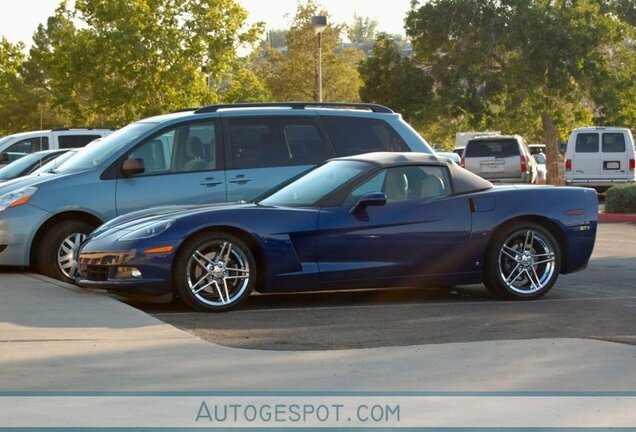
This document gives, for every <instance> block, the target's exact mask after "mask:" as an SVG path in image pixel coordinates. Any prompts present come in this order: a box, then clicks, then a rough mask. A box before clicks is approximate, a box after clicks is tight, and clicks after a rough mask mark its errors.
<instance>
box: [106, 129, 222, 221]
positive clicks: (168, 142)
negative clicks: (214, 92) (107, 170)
mask: <svg viewBox="0 0 636 432" xmlns="http://www.w3.org/2000/svg"><path fill="white" fill-rule="evenodd" d="M220 136H221V135H220V131H219V128H218V127H217V121H216V120H210V119H208V120H206V121H197V122H190V123H184V124H179V125H178V126H172V127H168V128H166V129H164V130H163V131H161V132H159V133H157V134H155V135H154V136H152V137H150V138H149V139H147V140H146V141H144V142H142V143H140V144H139V145H138V146H136V147H135V148H134V149H133V150H132V151H131V152H129V153H128V154H127V155H126V159H141V160H143V164H144V167H145V170H144V172H143V173H140V174H137V175H133V176H128V177H122V176H120V178H118V179H117V192H116V196H117V198H116V201H117V214H124V213H129V212H132V211H135V210H141V209H145V208H148V207H154V206H161V205H171V204H208V203H217V202H225V201H226V200H227V195H226V185H225V172H224V170H223V156H222V146H221V145H220V144H219V143H220V139H219V137H220ZM217 144H218V145H217Z"/></svg>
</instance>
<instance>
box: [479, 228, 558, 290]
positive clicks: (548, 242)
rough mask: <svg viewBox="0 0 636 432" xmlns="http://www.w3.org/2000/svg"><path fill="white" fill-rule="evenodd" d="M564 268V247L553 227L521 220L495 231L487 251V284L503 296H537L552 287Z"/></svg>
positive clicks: (485, 280) (485, 283)
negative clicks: (560, 244)
mask: <svg viewBox="0 0 636 432" xmlns="http://www.w3.org/2000/svg"><path fill="white" fill-rule="evenodd" d="M529 233H531V237H529V235H530V234H529ZM560 268H561V249H560V247H559V243H558V242H557V241H556V239H555V238H554V236H553V235H552V234H551V233H550V231H548V230H547V229H546V228H545V227H543V226H542V225H540V224H537V223H534V222H529V221H520V222H516V223H513V224H510V225H507V226H504V227H503V228H501V229H500V230H499V231H498V232H497V233H496V234H495V237H494V238H493V242H492V243H491V246H490V248H489V250H488V251H486V270H485V274H484V285H486V288H488V290H489V291H490V292H491V293H492V294H494V295H495V296H497V297H500V298H503V299H507V300H534V299H537V298H539V297H541V296H543V295H545V294H546V293H547V292H548V291H550V289H551V288H552V287H553V286H554V284H555V282H556V280H557V278H558V276H559V269H560Z"/></svg>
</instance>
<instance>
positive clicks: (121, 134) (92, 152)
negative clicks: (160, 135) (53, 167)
mask: <svg viewBox="0 0 636 432" xmlns="http://www.w3.org/2000/svg"><path fill="white" fill-rule="evenodd" d="M155 125H156V124H155V123H132V124H129V125H128V126H126V127H123V128H121V129H119V130H118V131H115V132H114V133H112V134H110V135H108V136H107V137H104V138H102V139H101V140H100V141H98V142H95V143H92V145H90V147H87V148H86V151H83V152H80V153H78V154H77V155H76V157H73V158H70V159H69V160H68V161H66V162H65V163H63V164H62V165H61V166H60V167H59V168H58V169H57V171H59V172H61V173H69V172H75V171H83V170H87V169H91V168H95V167H97V166H100V165H101V164H102V163H103V162H104V161H105V160H107V159H108V158H110V157H111V156H112V155H114V154H115V153H117V152H118V151H119V150H121V149H122V148H123V147H125V146H126V145H128V144H129V143H130V142H131V141H132V140H134V139H135V138H137V137H138V136H139V135H141V134H143V133H144V132H146V131H148V130H150V129H152V128H153V127H155Z"/></svg>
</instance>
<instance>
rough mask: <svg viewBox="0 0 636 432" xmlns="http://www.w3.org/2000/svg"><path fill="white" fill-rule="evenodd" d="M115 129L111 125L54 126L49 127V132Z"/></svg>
mask: <svg viewBox="0 0 636 432" xmlns="http://www.w3.org/2000/svg"><path fill="white" fill-rule="evenodd" d="M97 129H100V130H103V129H106V130H117V129H116V128H112V127H59V128H54V129H51V132H59V131H70V130H97Z"/></svg>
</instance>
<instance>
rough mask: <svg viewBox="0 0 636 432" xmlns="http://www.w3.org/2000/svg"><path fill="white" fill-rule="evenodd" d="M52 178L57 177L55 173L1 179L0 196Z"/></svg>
mask: <svg viewBox="0 0 636 432" xmlns="http://www.w3.org/2000/svg"><path fill="white" fill-rule="evenodd" d="M54 178H57V175H56V174H46V175H34V176H26V177H18V178H15V179H13V180H7V181H3V182H2V183H0V196H2V195H4V194H6V193H9V192H13V191H14V190H17V189H21V188H24V187H28V186H37V185H39V184H41V183H45V182H47V181H49V180H52V179H54Z"/></svg>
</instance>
